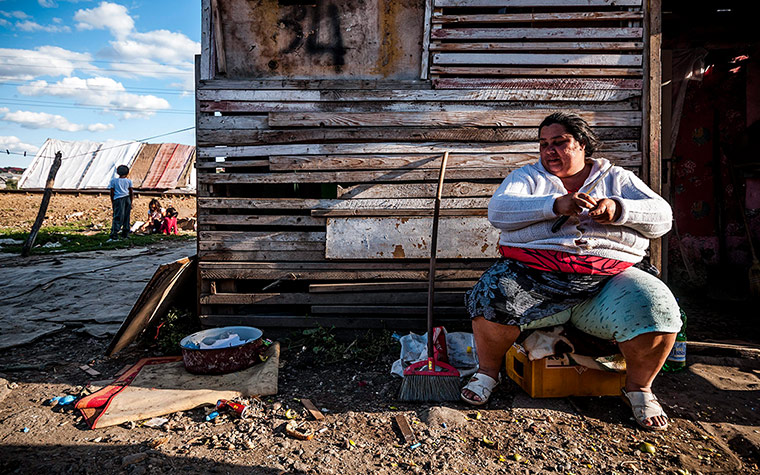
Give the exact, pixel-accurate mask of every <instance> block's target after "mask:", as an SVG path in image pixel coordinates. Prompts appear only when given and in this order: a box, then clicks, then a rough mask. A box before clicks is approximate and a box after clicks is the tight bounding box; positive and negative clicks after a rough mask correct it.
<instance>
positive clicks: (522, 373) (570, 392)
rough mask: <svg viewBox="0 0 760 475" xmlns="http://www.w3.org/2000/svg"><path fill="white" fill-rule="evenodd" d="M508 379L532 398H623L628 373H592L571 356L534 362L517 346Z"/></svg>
mask: <svg viewBox="0 0 760 475" xmlns="http://www.w3.org/2000/svg"><path fill="white" fill-rule="evenodd" d="M506 359H507V361H506V366H507V376H509V378H510V379H511V380H512V381H514V382H516V383H517V384H519V385H520V387H521V388H523V389H524V390H525V392H527V393H528V394H529V395H530V397H536V398H540V397H566V396H619V395H620V394H621V393H620V389H621V388H622V387H623V386H625V373H614V372H609V371H601V370H596V369H590V368H587V367H585V366H580V365H576V364H573V363H571V362H570V361H569V360H568V358H567V356H560V357H554V356H552V357H548V358H543V359H540V360H535V361H530V360H529V359H528V355H527V353H526V352H525V349H524V348H523V347H522V346H520V345H518V344H517V343H515V344H514V345H512V347H511V348H510V349H509V351H508V352H507V357H506Z"/></svg>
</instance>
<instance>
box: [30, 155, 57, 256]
mask: <svg viewBox="0 0 760 475" xmlns="http://www.w3.org/2000/svg"><path fill="white" fill-rule="evenodd" d="M61 158H62V154H61V152H55V158H53V163H52V164H51V165H50V170H48V177H47V181H45V191H44V192H43V193H42V201H41V202H40V209H39V210H38V211H37V219H35V220H34V224H32V229H31V230H30V231H29V236H27V237H26V241H24V245H23V246H21V257H28V256H29V253H30V252H31V251H32V248H33V247H34V241H35V240H36V239H37V233H39V232H40V228H41V227H42V222H43V221H45V215H46V214H47V209H48V204H49V203H50V197H51V196H52V195H53V186H55V176H56V174H58V169H59V168H61Z"/></svg>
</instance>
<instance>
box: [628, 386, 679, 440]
mask: <svg viewBox="0 0 760 475" xmlns="http://www.w3.org/2000/svg"><path fill="white" fill-rule="evenodd" d="M621 391H622V393H623V394H622V398H623V402H625V403H626V404H628V406H630V408H631V409H633V418H634V419H635V420H636V423H637V424H638V425H639V426H641V427H642V428H644V429H647V430H667V428H668V422H667V419H668V415H667V414H665V411H663V410H662V406H661V405H660V402H659V401H658V400H657V396H655V395H654V394H653V393H647V392H643V391H626V390H625V389H621ZM657 416H662V417H664V418H665V419H666V421H665V424H664V425H661V426H656V425H654V424H649V425H648V424H646V422H645V421H646V420H647V419H649V420H652V419H653V418H654V417H657Z"/></svg>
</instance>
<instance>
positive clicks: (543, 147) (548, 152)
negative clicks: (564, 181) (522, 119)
mask: <svg viewBox="0 0 760 475" xmlns="http://www.w3.org/2000/svg"><path fill="white" fill-rule="evenodd" d="M539 151H540V154H541V164H542V165H543V166H544V168H545V169H546V170H547V171H548V172H549V173H551V174H552V175H556V176H558V177H560V178H566V177H570V176H573V175H575V174H576V173H579V172H580V171H581V170H583V167H584V166H585V165H586V146H585V145H582V144H581V143H580V142H578V141H577V140H575V137H573V135H572V134H570V133H569V132H568V131H567V130H566V129H565V126H563V125H561V124H552V125H547V126H545V127H543V128H542V129H541V131H540V132H539Z"/></svg>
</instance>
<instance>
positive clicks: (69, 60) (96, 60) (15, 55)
mask: <svg viewBox="0 0 760 475" xmlns="http://www.w3.org/2000/svg"><path fill="white" fill-rule="evenodd" d="M22 51H28V52H31V53H37V52H38V51H34V50H22ZM199 54H200V53H199ZM0 58H14V59H23V56H22V55H18V54H0ZM60 59H61V61H68V62H71V63H108V64H137V65H142V66H145V65H150V64H159V63H146V62H145V61H139V62H138V61H111V60H107V59H91V60H87V59H68V58H60ZM188 62H190V63H192V62H193V61H192V60H188V61H182V62H169V63H160V65H161V66H167V65H168V66H185V65H187V64H188Z"/></svg>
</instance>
